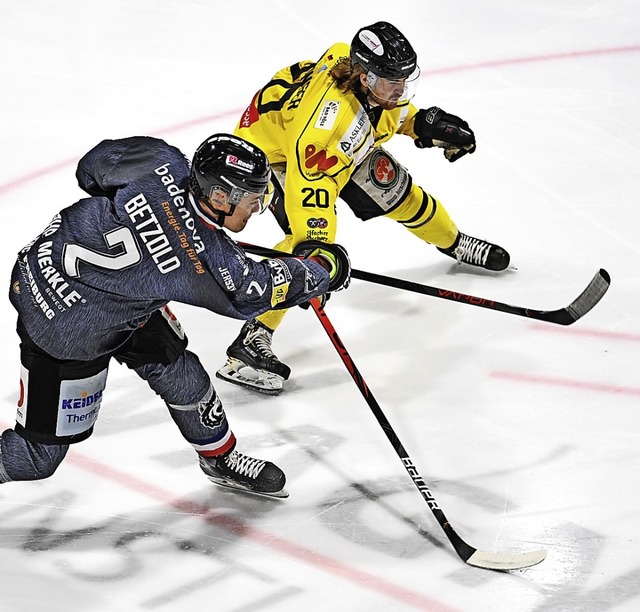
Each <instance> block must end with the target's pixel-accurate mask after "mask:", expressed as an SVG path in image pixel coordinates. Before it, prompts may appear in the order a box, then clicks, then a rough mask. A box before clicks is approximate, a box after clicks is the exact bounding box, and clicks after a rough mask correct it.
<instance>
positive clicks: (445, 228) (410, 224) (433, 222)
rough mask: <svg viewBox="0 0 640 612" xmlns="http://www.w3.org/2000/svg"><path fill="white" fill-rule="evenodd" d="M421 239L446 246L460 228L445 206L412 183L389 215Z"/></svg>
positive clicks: (450, 242) (452, 240)
mask: <svg viewBox="0 0 640 612" xmlns="http://www.w3.org/2000/svg"><path fill="white" fill-rule="evenodd" d="M386 216H388V217H389V218H390V219H394V220H395V221H397V222H398V223H400V225H402V226H404V227H406V228H407V229H408V230H409V231H410V232H411V233H412V234H414V235H416V236H417V237H418V238H420V239H421V240H424V241H425V242H429V243H431V244H435V245H436V246H439V247H442V248H446V247H448V246H451V245H452V244H453V242H454V240H455V238H456V236H457V235H458V228H457V227H456V225H455V223H454V222H453V221H452V220H451V217H450V216H449V213H448V212H447V211H446V209H445V208H444V206H443V205H442V204H441V203H440V202H439V201H438V200H437V199H436V198H434V197H433V196H432V195H430V194H428V193H427V192H425V191H424V190H423V189H422V188H421V187H419V186H418V185H412V186H411V190H410V192H409V194H408V196H407V198H405V199H404V200H403V202H402V203H401V204H400V205H399V206H398V207H397V208H395V209H394V210H392V211H391V212H390V213H389V214H388V215H386Z"/></svg>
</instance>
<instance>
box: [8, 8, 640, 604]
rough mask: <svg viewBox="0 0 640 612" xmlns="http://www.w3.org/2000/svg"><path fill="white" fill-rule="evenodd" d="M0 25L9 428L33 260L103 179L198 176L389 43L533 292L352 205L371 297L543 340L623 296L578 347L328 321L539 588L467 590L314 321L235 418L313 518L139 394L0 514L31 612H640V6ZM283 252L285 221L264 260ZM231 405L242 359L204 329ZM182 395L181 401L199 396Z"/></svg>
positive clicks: (238, 394)
mask: <svg viewBox="0 0 640 612" xmlns="http://www.w3.org/2000/svg"><path fill="white" fill-rule="evenodd" d="M1 12H2V17H1V19H0V57H1V58H2V61H1V62H0V82H1V83H2V86H1V91H2V93H1V96H0V143H1V147H0V223H1V227H2V252H3V257H2V259H1V261H0V272H1V274H0V278H2V279H4V282H5V294H4V295H5V297H4V298H3V300H2V301H1V302H0V313H1V314H2V317H1V318H0V325H1V326H2V328H1V331H2V339H3V343H2V346H3V351H2V354H1V355H0V376H1V377H2V378H1V379H0V380H1V382H2V386H1V387H0V388H1V389H2V408H1V412H0V425H1V426H2V428H5V427H8V426H11V425H12V424H13V420H14V416H15V404H16V400H17V396H18V376H19V354H18V338H17V335H16V334H15V332H14V326H15V313H14V311H13V309H12V307H11V305H10V304H9V301H8V299H7V297H6V292H8V285H9V274H10V270H11V267H12V265H13V261H14V258H15V255H16V253H17V251H18V250H19V249H20V248H21V247H23V246H24V245H25V244H26V243H27V242H29V241H30V240H31V239H32V238H33V237H35V235H36V234H37V233H38V232H39V231H41V230H42V229H43V228H44V227H45V225H46V224H47V223H48V222H49V220H50V219H51V217H52V216H53V214H54V213H56V212H57V211H58V210H59V209H60V208H63V207H65V206H68V205H70V204H71V203H73V202H74V201H76V200H77V199H79V198H80V197H82V196H83V194H82V192H81V191H80V190H79V188H78V187H77V185H76V182H75V178H74V172H75V163H76V162H77V160H78V159H79V158H80V157H81V156H82V155H83V154H84V153H85V152H86V151H88V150H89V149H90V148H91V147H93V146H94V145H95V144H97V142H99V141H100V140H102V139H103V138H116V137H125V136H132V135H140V134H148V135H154V136H159V137H162V138H165V139H166V140H168V141H169V142H170V143H172V144H175V145H176V146H178V147H180V148H181V149H182V151H184V152H185V153H186V154H187V155H188V156H189V157H191V155H192V153H193V151H194V150H195V147H196V146H197V145H198V144H199V143H200V142H201V141H202V140H203V139H204V138H205V137H207V136H208V135H210V134H212V133H215V132H219V131H230V130H232V129H233V127H234V125H235V123H236V121H237V119H238V117H239V115H240V114H241V113H242V111H243V110H244V108H245V107H246V105H247V104H248V103H249V101H250V100H251V97H252V95H253V93H254V92H255V90H256V89H258V88H259V87H260V86H261V85H262V84H264V83H265V82H266V81H267V80H268V79H269V78H270V77H271V75H272V74H273V73H274V72H275V71H276V70H277V69H279V68H281V67H283V66H285V65H288V64H291V63H294V62H295V61H297V60H300V59H313V58H316V57H319V56H320V54H321V53H322V52H323V51H324V50H325V48H326V47H328V46H329V45H330V44H331V43H333V42H336V41H339V40H343V41H346V42H349V41H350V40H351V38H352V36H353V34H354V33H355V31H356V30H357V29H358V28H359V27H361V26H363V25H366V24H370V23H372V22H374V21H377V20H379V19H384V20H388V21H392V22H393V23H395V25H397V26H398V27H399V28H400V29H401V30H402V31H403V32H404V33H405V34H406V35H407V36H408V38H409V40H411V41H412V43H413V45H414V47H415V48H416V50H417V52H418V57H419V62H420V65H421V68H422V78H421V81H420V87H419V90H418V93H417V96H416V98H415V99H414V102H415V103H416V104H417V105H418V106H420V107H425V108H426V107H428V106H432V105H438V106H441V107H443V108H445V109H446V110H448V111H449V112H452V113H455V114H457V115H460V116H462V117H464V118H465V119H467V120H468V121H469V123H470V125H471V127H472V128H473V129H474V131H475V133H476V137H477V139H478V149H477V152H476V153H475V154H474V155H472V156H467V157H465V158H463V159H461V160H460V161H458V162H456V163H455V164H450V163H448V162H447V161H446V160H445V159H444V157H443V156H442V154H441V152H440V151H439V150H422V151H420V150H418V149H416V148H415V147H414V146H413V144H412V143H411V141H409V140H408V139H402V137H400V136H398V137H397V138H396V139H395V140H393V141H392V142H391V143H390V145H389V149H390V151H391V152H393V153H394V154H395V155H396V156H397V157H398V158H399V159H400V160H401V161H402V162H403V163H404V164H405V165H406V166H407V167H408V168H409V169H410V171H411V173H412V175H413V177H414V180H416V181H417V182H418V183H419V184H420V185H422V186H423V187H424V188H425V189H426V190H427V191H429V192H430V193H432V194H434V195H435V196H437V197H438V198H439V199H440V200H441V201H442V202H443V204H444V205H445V206H446V208H447V210H448V211H449V212H450V214H451V215H452V217H453V218H454V220H455V221H456V222H457V224H458V226H459V227H460V228H461V229H462V230H463V231H465V232H467V233H470V234H472V235H476V236H481V237H485V238H487V239H490V240H493V241H495V242H498V243H499V244H502V245H504V246H505V247H506V248H507V249H508V250H509V251H510V253H511V256H512V264H513V266H514V267H515V268H517V270H516V269H511V270H509V271H507V272H506V273H504V274H501V275H494V274H490V273H483V272H477V271H473V270H469V269H463V268H461V267H457V266H456V264H455V263H454V262H452V261H451V260H450V259H448V258H446V257H444V256H442V255H441V254H439V253H438V252H437V251H436V250H435V249H433V248H431V247H428V246H426V245H424V244H423V243H421V242H420V241H419V240H417V239H415V238H414V237H412V236H411V235H409V234H408V233H407V232H406V231H405V230H403V229H402V228H400V227H399V226H396V225H395V224H393V222H391V221H388V220H385V219H379V220H375V221H371V222H368V223H366V224H363V223H361V222H359V221H358V220H356V219H355V218H354V216H353V215H352V214H351V212H350V211H349V210H348V208H347V207H346V205H344V204H343V203H339V204H338V207H339V218H340V228H339V231H338V242H340V243H342V244H344V245H345V246H346V247H347V248H348V250H349V252H350V254H351V256H352V262H353V265H354V267H356V268H358V269H361V270H368V271H373V272H378V273H383V274H389V275H392V276H396V277H400V278H404V279H408V280H412V281H415V282H419V283H423V284H427V285H431V286H435V287H440V288H445V289H450V290H455V291H459V292H463V293H468V294H473V295H477V296H481V297H486V298H491V299H494V300H499V301H502V302H506V303H509V304H515V305H520V306H528V307H531V308H537V309H555V308H560V307H562V306H565V305H567V304H569V303H570V302H571V301H572V300H573V299H574V298H575V297H577V296H578V294H579V293H580V292H581V291H582V289H583V288H584V287H585V286H586V285H587V283H588V282H589V280H590V279H591V278H592V276H593V275H594V273H595V272H596V271H597V270H598V269H599V268H601V267H602V268H605V269H607V270H608V271H609V273H610V274H611V277H612V285H611V289H610V291H609V293H608V294H607V295H606V296H605V297H604V299H603V300H602V302H601V303H600V304H599V305H598V306H596V308H595V309H594V310H593V311H592V312H590V313H589V314H588V315H586V316H585V317H584V318H583V319H581V320H580V321H578V322H577V323H575V324H574V325H572V326H570V327H561V326H555V325H551V324H546V323H536V322H534V321H531V320H528V319H526V318H521V317H517V316H512V315H510V314H505V313H501V312H494V311H491V310H484V309H481V308H477V307H473V306H470V305H468V304H457V303H453V302H448V301H444V300H439V299H436V298H432V297H427V296H422V295H417V294H414V293H408V292H402V291H400V290H397V289H390V288H385V287H382V286H378V285H373V284H368V283H365V282H362V281H357V280H354V281H353V283H352V286H351V288H350V289H349V290H348V291H346V292H344V293H341V294H338V295H335V296H334V297H333V299H332V300H331V301H330V302H329V304H328V306H327V314H328V315H329V317H330V318H331V321H332V322H333V324H334V325H335V327H336V329H337V331H338V333H339V334H340V336H341V337H342V340H343V341H344V343H345V345H346V347H347V349H348V351H349V352H350V354H351V356H352V357H353V359H354V361H355V363H356V364H357V366H358V367H359V369H360V371H361V372H362V374H363V376H364V378H365V380H366V382H367V384H368V386H369V388H370V389H371V391H372V392H373V394H374V396H375V398H376V399H377V400H378V402H379V403H380V405H381V406H382V409H383V410H384V412H385V414H386V416H387V418H388V419H389V421H390V422H391V423H392V425H393V428H394V430H395V432H396V433H397V435H398V437H399V438H400V440H401V441H402V443H403V444H404V446H405V447H406V449H407V450H408V452H409V455H410V456H411V458H412V459H413V461H414V463H415V464H416V466H417V468H418V470H419V472H420V473H421V474H422V476H423V477H424V478H425V480H426V482H427V483H428V485H429V487H430V488H431V490H432V492H433V494H434V496H435V498H436V500H437V502H438V503H439V504H440V506H441V507H442V508H443V509H444V511H445V512H446V514H447V516H448V518H449V519H450V521H451V523H452V524H453V526H454V528H455V529H456V530H457V531H458V533H459V534H460V535H461V536H462V537H463V538H464V539H465V540H467V541H468V542H469V543H471V544H472V545H473V546H475V547H478V548H482V549H484V550H488V551H504V552H524V551H527V550H532V549H537V548H546V549H547V550H548V556H547V559H546V560H545V561H544V562H542V563H541V564H540V565H538V566H535V567H533V568H530V569H528V570H522V571H516V572H512V573H497V572H490V571H486V570H482V569H476V568H473V567H470V566H468V565H466V564H464V563H463V562H462V561H461V560H460V559H459V558H458V557H457V555H456V554H455V552H454V551H453V549H452V547H451V545H450V544H449V542H448V540H447V539H446V537H445V535H444V533H443V531H442V529H441V528H440V526H439V525H438V524H437V523H436V521H435V520H434V518H433V516H432V514H431V512H430V510H429V508H428V507H427V504H426V503H425V500H424V499H423V498H422V497H421V496H420V494H419V492H418V491H417V490H416V488H415V487H414V485H413V483H412V482H411V479H410V478H409V477H408V475H407V473H406V472H405V470H404V468H403V466H402V463H401V462H400V460H399V458H398V456H397V455H396V453H395V452H394V450H393V448H392V447H391V445H390V444H389V442H388V441H387V438H386V437H385V435H384V433H383V431H382V430H381V428H380V426H379V425H378V422H377V421H376V419H375V418H374V416H373V414H372V413H371V411H370V409H369V407H368V406H367V404H366V403H365V401H364V399H363V398H362V396H361V395H360V394H359V392H358V389H357V388H356V386H355V384H354V383H353V381H352V380H351V378H350V377H349V375H348V373H347V370H346V369H345V367H344V366H343V364H342V362H341V361H340V360H339V358H338V356H337V354H336V352H335V350H334V349H333V347H332V345H331V344H330V342H329V340H328V339H327V337H326V335H325V333H324V331H323V329H322V328H321V326H320V325H319V323H318V321H317V320H316V319H315V317H314V315H313V313H312V312H309V311H307V312H305V311H303V310H301V309H294V310H293V311H291V312H290V314H289V316H288V317H287V319H286V320H285V323H284V324H283V326H282V327H281V328H280V330H279V331H278V333H277V334H276V336H275V342H274V349H275V350H276V352H277V354H278V355H279V357H280V358H281V359H282V360H283V361H285V362H287V363H288V364H289V365H291V367H292V368H293V375H292V379H291V381H290V383H289V385H288V386H287V388H286V391H285V392H284V393H283V394H282V395H281V396H279V397H272V398H268V397H267V398H265V397H263V396H258V395H256V394H253V393H251V392H249V391H245V390H241V389H238V388H235V387H231V386H230V385H228V384H225V383H223V382H221V381H217V383H216V386H217V389H218V391H219V394H220V395H221V397H222V399H223V401H224V404H225V407H226V410H227V414H228V416H229V419H230V421H231V425H232V427H233V429H234V431H235V433H236V435H237V437H238V438H239V449H240V450H242V451H244V452H247V453H248V454H251V455H256V456H260V457H264V458H267V459H271V460H273V461H275V462H276V463H278V464H279V465H280V466H281V467H282V468H283V469H284V470H285V472H286V473H287V476H288V487H287V488H288V490H289V492H290V497H289V498H288V499H286V500H269V499H261V498H255V497H252V496H249V495H243V494H240V493H235V492H232V491H230V490H227V489H221V488H217V487H215V486H214V485H212V484H211V483H209V482H208V481H207V480H206V479H205V477H204V476H203V474H202V473H201V472H200V470H199V469H198V467H197V462H196V460H195V455H194V453H193V451H192V450H191V448H190V447H189V446H188V445H187V443H186V442H185V441H184V440H183V439H182V438H181V436H180V434H179V432H178V430H177V429H176V428H175V426H174V425H173V422H172V421H171V419H170V417H169V415H168V412H167V410H166V408H165V407H164V405H163V404H162V402H161V401H160V400H159V398H157V397H156V396H155V395H154V394H153V393H152V392H151V391H150V390H149V389H148V387H146V385H145V384H144V383H143V382H142V381H140V380H139V379H138V378H137V377H136V376H135V375H134V374H132V373H131V372H129V371H128V370H127V369H126V368H123V367H121V366H119V365H118V364H117V363H114V364H113V365H112V367H111V372H110V378H109V384H108V388H107V392H106V395H105V400H104V402H103V407H102V412H101V417H100V419H99V421H98V424H97V427H96V431H95V433H94V435H93V436H92V437H91V438H90V439H89V440H87V441H85V442H83V443H81V444H79V445H76V446H74V447H73V448H72V449H71V451H70V452H69V455H68V457H67V460H66V461H65V462H64V463H63V465H62V466H61V467H60V468H59V470H58V471H57V473H56V474H55V475H54V476H53V477H52V478H50V479H49V480H46V481H41V482H32V483H10V484H5V485H2V486H1V487H0V610H3V611H4V610H6V611H8V612H32V611H34V612H40V611H44V610H46V611H48V612H107V611H109V612H111V611H116V610H117V611H119V612H120V611H122V612H129V611H131V612H143V611H152V612H185V611H189V610H203V611H215V612H249V611H251V612H254V611H255V612H261V611H262V610H265V611H267V610H269V611H271V610H273V611H277V612H281V611H285V612H294V611H295V612H298V611H300V610H305V611H308V612H316V611H324V610H339V611H343V610H344V611H358V612H370V611H376V612H377V611H385V612H386V611H392V610H394V611H405V610H440V611H445V610H446V611H452V610H462V611H474V612H475V611H478V612H484V611H499V612H514V611H515V612H520V611H523V612H525V611H526V612H534V611H535V612H537V611H542V610H545V611H546V610H549V611H554V612H555V611H558V610H562V611H565V610H566V611H573V610H579V611H600V610H615V611H616V612H620V611H627V610H628V611H635V610H638V609H640V486H639V480H640V431H639V430H640V414H639V412H640V401H639V400H640V382H639V381H638V374H637V372H638V361H639V359H638V353H639V350H640V320H639V318H638V315H637V312H638V304H640V282H639V281H640V276H639V273H638V269H639V266H638V263H639V261H638V260H639V254H640V248H639V246H638V244H639V238H638V237H639V235H640V144H639V143H640V4H639V3H638V2H637V0H633V1H632V0H606V1H604V0H599V1H595V0H560V1H558V0H538V1H536V2H507V1H506V0H485V1H478V2H472V1H466V2H465V1H463V0H447V1H446V2H443V1H441V0H440V1H438V2H435V1H433V0H405V1H404V2H395V3H392V2H382V1H379V0H358V1H350V2H342V3H340V4H336V3H320V2H309V1H307V0H297V1H295V0H280V1H274V0H272V1H270V2H263V1H260V2H259V1H257V0H245V1H244V2H230V3H223V2H214V1H213V0H211V1H206V0H157V1H152V0H129V1H125V0H110V1H107V0H86V1H80V0H75V1H74V0H48V1H46V0H22V1H21V2H17V1H8V0H7V1H4V2H2V11H1ZM240 237H241V238H242V239H244V240H247V241H251V242H257V243H259V244H262V245H264V246H272V245H273V244H275V242H276V241H277V240H278V239H279V232H278V230H277V226H276V224H275V222H274V221H273V219H272V218H268V216H266V215H265V216H264V217H261V218H258V219H254V220H253V222H252V225H250V227H249V228H248V229H247V230H246V231H245V232H244V234H242V235H240ZM174 311H175V312H176V314H177V316H178V317H179V318H180V320H181V321H182V323H183V325H184V326H185V327H186V330H187V333H188V335H189V337H190V341H191V342H190V347H191V348H192V349H193V350H194V351H195V352H197V353H198V354H199V355H200V357H201V359H202V361H203V362H204V363H205V365H206V366H207V367H208V369H209V370H210V371H211V372H212V373H213V372H214V371H215V369H216V368H217V367H218V366H219V365H221V363H222V362H223V361H224V351H225V349H226V347H227V345H228V344H229V343H230V342H231V340H232V339H233V338H234V337H235V336H236V334H237V331H238V329H239V324H238V322H237V321H232V320H227V319H223V318H222V317H220V316H218V315H213V314H212V313H208V312H205V311H198V310H196V309H195V308H191V307H187V306H184V305H181V304H175V305H174ZM176 384H179V381H176Z"/></svg>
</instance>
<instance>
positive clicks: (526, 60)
mask: <svg viewBox="0 0 640 612" xmlns="http://www.w3.org/2000/svg"><path fill="white" fill-rule="evenodd" d="M639 51H640V45H629V46H625V47H612V48H608V49H586V50H584V51H567V52H563V53H548V54H545V55H533V56H528V57H512V58H506V59H503V60H490V61H486V62H479V63H477V64H462V65H459V66H448V67H447V66H445V67H443V68H433V69H431V70H423V71H422V76H423V77H428V76H434V75H438V74H447V73H453V72H464V71H471V70H483V69H485V68H495V67H499V66H513V65H516V64H530V63H535V62H554V61H563V60H567V59H574V58H579V57H593V56H601V55H613V54H624V53H637V52H639ZM242 110H244V109H242ZM242 110H230V111H226V112H222V113H219V114H217V115H211V116H208V117H201V118H198V119H192V120H190V121H186V122H184V123H180V124H177V125H175V126H171V127H168V128H165V129H161V130H158V131H157V132H151V134H157V135H159V136H162V135H164V134H170V133H173V132H177V131H180V130H183V129H187V128H190V127H192V126H195V125H200V124H202V123H207V122H208V121H213V120H216V119H222V118H224V117H226V116H229V115H233V116H234V117H239V116H240V114H241V113H242ZM80 156H81V155H79V156H78V157H77V158H73V159H67V160H64V161H61V162H59V163H57V164H54V165H52V166H47V167H45V168H41V169H40V170H36V171H34V172H31V173H29V174H26V175H24V176H21V177H18V178H16V179H13V180H12V181H9V182H8V183H5V184H3V185H0V196H3V195H5V194H6V193H8V192H10V191H11V190H13V189H16V188H18V187H20V186H22V185H24V184H26V183H28V182H30V181H32V180H35V179H38V178H40V177H42V176H46V175H47V174H51V173H53V172H56V171H57V170H61V169H63V168H66V167H68V166H72V165H74V164H76V163H77V161H78V159H79V158H80Z"/></svg>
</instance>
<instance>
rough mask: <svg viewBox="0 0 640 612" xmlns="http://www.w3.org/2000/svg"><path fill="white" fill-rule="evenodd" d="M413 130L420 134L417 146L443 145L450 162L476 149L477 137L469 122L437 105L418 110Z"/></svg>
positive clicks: (416, 141) (416, 140)
mask: <svg viewBox="0 0 640 612" xmlns="http://www.w3.org/2000/svg"><path fill="white" fill-rule="evenodd" d="M413 131H414V132H415V133H416V135H417V136H418V138H416V139H415V140H414V142H415V145H416V147H418V148H419V149H424V148H429V147H441V148H443V149H444V156H445V157H446V158H447V159H448V160H449V161H450V162H454V161H456V160H457V159H460V158H461V157H462V156H463V155H466V154H467V153H473V152H474V151H475V150H476V137H475V135H474V133H473V130H472V129H471V128H470V127H469V124H468V123H467V122H466V121H464V120H463V119H460V117H456V115H450V114H449V113H445V112H444V111H443V110H442V109H441V108H438V107H437V106H432V107H431V108H428V109H426V110H424V109H422V110H419V111H418V112H417V114H416V119H415V123H414V128H413Z"/></svg>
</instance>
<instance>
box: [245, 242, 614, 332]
mask: <svg viewBox="0 0 640 612" xmlns="http://www.w3.org/2000/svg"><path fill="white" fill-rule="evenodd" d="M238 244H239V245H240V246H241V247H242V248H243V249H244V250H245V251H247V252H248V253H253V254H254V255H260V256H263V257H291V253H286V252H284V251H275V250H273V249H265V248H263V247H259V246H255V245H253V244H246V243H244V242H239V243H238ZM351 278H357V279H358V280H363V281H367V282H370V283H376V284H378V285H385V286H387V287H394V288H396V289H403V290H405V291H412V292H414V293H422V294H423V295H430V296H432V297H436V298H440V299H443V300H450V301H452V302H461V303H462V304H468V305H470V306H479V307H480V308H488V309H490V310H498V311H500V312H506V313H509V314H512V315H517V316H520V317H527V318H529V319H537V320H539V321H546V322H547V323H556V324H558V325H571V324H572V323H575V322H576V321H577V320H578V319H580V318H581V317H583V316H584V315H586V314H587V313H588V312H589V311H590V310H591V309H592V308H593V307H594V306H595V305H596V304H597V303H598V302H599V301H600V300H601V299H602V297H603V296H604V294H605V293H606V292H607V290H608V289H609V285H610V284H611V277H610V276H609V273H608V272H607V271H606V270H604V269H600V270H599V271H598V272H597V273H596V275H595V276H594V277H593V278H592V279H591V282H590V283H589V284H588V285H587V287H586V288H585V290H584V291H583V292H582V293H581V294H580V295H579V296H578V297H577V298H576V299H575V300H573V302H571V304H569V305H568V306H566V307H565V308H559V309H558V310H535V309H533V308H523V307H522V306H511V305H510V304H504V303H502V302H497V301H496V300H489V299H487V298H481V297H476V296H474V295H468V294H466V293H459V292H457V291H450V290H448V289H439V288H438V287H430V286H429V285H421V284H419V283H414V282H411V281H407V280H402V279H400V278H394V277H392V276H384V275H382V274H375V273H373V272H365V271H363V270H355V269H352V270H351Z"/></svg>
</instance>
